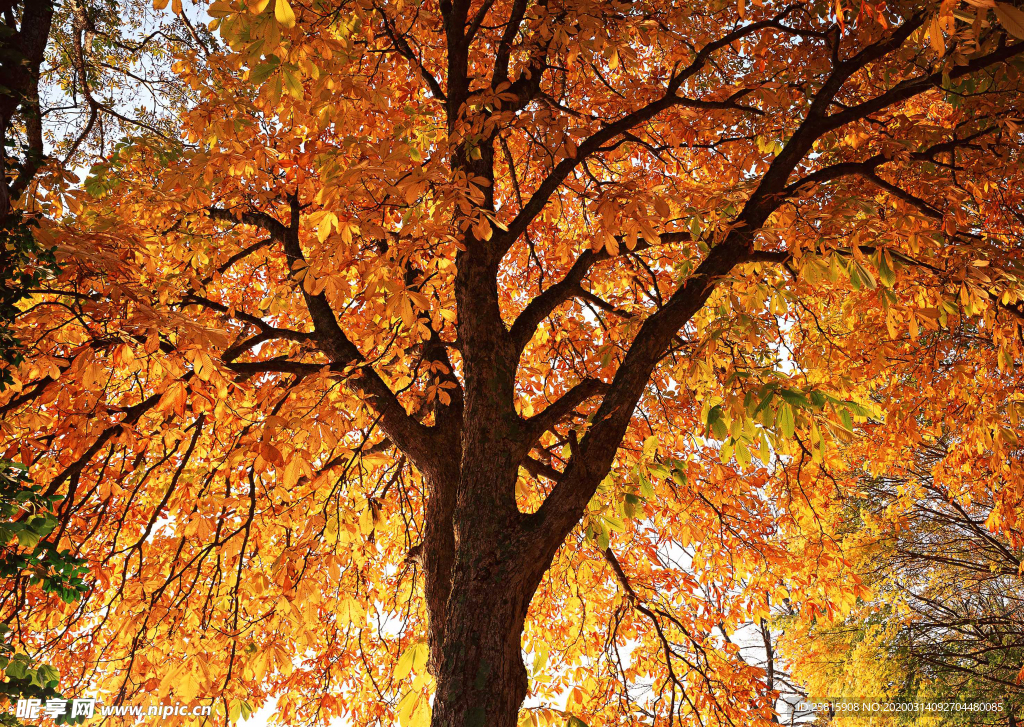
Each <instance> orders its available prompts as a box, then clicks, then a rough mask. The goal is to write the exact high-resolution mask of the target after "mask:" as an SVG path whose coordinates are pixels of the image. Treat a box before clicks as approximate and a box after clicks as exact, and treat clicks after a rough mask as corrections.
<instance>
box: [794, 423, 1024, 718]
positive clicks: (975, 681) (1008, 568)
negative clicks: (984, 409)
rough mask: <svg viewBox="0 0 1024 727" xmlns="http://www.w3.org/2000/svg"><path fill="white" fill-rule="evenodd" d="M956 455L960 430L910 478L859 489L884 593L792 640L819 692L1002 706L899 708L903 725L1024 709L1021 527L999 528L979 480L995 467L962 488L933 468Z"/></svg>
mask: <svg viewBox="0 0 1024 727" xmlns="http://www.w3.org/2000/svg"><path fill="white" fill-rule="evenodd" d="M950 436H953V435H950ZM948 455H949V448H948V439H942V440H939V441H938V442H936V443H935V444H934V445H932V446H930V447H927V448H924V449H922V450H920V451H919V452H918V453H917V456H916V457H915V459H914V461H913V463H912V464H911V465H910V466H908V467H907V472H906V476H902V477H897V476H887V477H879V478H871V479H869V480H867V481H866V482H865V483H864V486H863V489H862V490H861V492H860V493H859V495H860V497H857V498H851V501H850V505H851V509H852V510H854V511H855V512H856V518H857V519H856V520H855V521H854V522H856V523H857V526H856V530H855V533H856V535H855V537H859V538H860V540H861V543H860V547H859V549H860V551H861V554H862V555H861V557H862V566H861V569H860V570H861V572H862V574H863V575H864V577H865V580H866V581H867V582H869V583H871V585H872V587H873V597H872V598H871V599H870V600H867V601H866V602H864V603H863V604H860V605H859V607H858V608H857V609H856V610H855V611H854V613H852V614H851V615H850V616H849V617H848V618H847V619H846V620H844V621H843V622H841V623H837V624H820V625H819V626H818V627H817V628H811V629H809V630H805V629H801V628H799V627H798V628H797V629H796V630H795V632H794V636H795V638H792V637H791V638H790V643H788V644H786V646H785V647H783V649H784V650H786V649H788V650H789V653H790V654H791V656H792V658H793V659H794V660H795V661H796V663H797V665H798V666H797V673H798V675H799V677H800V678H802V680H803V681H805V682H806V683H808V685H809V686H810V688H811V698H812V699H814V698H817V697H821V696H824V695H827V696H830V697H848V698H854V699H864V700H867V701H874V700H878V701H885V700H897V701H909V702H914V701H916V702H920V703H935V702H942V701H948V700H949V699H951V698H956V699H957V700H959V701H963V702H965V703H975V704H988V705H1001V708H1000V709H998V710H996V709H989V710H976V711H961V712H957V713H955V714H953V713H951V714H915V715H906V714H903V715H889V716H888V719H889V720H890V721H891V723H892V724H900V723H904V722H909V723H912V724H922V725H924V724H979V725H980V724H1013V723H1014V722H1013V720H1014V719H1015V718H1016V717H1017V716H1019V715H1020V712H1021V706H1022V704H1021V701H1022V697H1024V686H1022V684H1021V681H1022V680H1021V679H1020V675H1021V672H1022V668H1024V652H1022V646H1024V644H1022V643H1021V633H1024V629H1022V625H1021V619H1022V617H1024V612H1022V600H1021V594H1020V578H1019V577H1020V564H1021V541H1020V531H1019V529H1017V528H1012V529H1008V530H1006V531H1002V530H1000V529H996V530H995V532H993V531H992V529H990V527H989V517H990V516H991V515H992V513H993V512H994V509H995V503H994V502H993V501H992V500H991V499H985V497H984V495H983V494H982V495H981V497H979V494H981V493H983V492H985V491H986V490H988V491H990V490H989V488H987V487H985V488H984V489H982V490H979V489H976V488H975V487H974V485H975V483H976V482H977V481H978V480H984V479H985V478H986V476H987V475H988V474H989V473H986V472H985V471H984V467H981V468H979V470H976V471H975V473H974V475H973V476H972V477H971V478H965V480H962V481H961V482H960V483H959V487H957V489H951V487H950V485H939V484H937V483H936V476H935V475H934V474H933V470H934V469H935V468H936V466H939V467H941V466H942V464H943V463H944V461H945V460H947V458H948ZM939 477H940V478H941V474H940V475H939ZM972 480H973V481H972ZM950 484H952V483H950ZM789 620H790V621H793V619H789ZM816 691H817V692H819V693H818V694H815V692H816ZM1011 714H1012V715H1013V716H1012V717H1011ZM855 719H862V718H861V717H853V716H849V715H837V717H836V721H837V723H839V724H843V723H845V722H844V720H855Z"/></svg>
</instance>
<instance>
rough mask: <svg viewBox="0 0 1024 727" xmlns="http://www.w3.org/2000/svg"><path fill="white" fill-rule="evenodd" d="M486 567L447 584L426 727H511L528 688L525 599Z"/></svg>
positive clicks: (519, 590) (519, 587)
mask: <svg viewBox="0 0 1024 727" xmlns="http://www.w3.org/2000/svg"><path fill="white" fill-rule="evenodd" d="M522 585H523V584H522V583H515V582H510V581H509V580H508V579H507V578H506V577H505V576H504V575H502V574H501V572H500V571H496V572H491V571H490V569H489V568H487V567H486V566H485V567H483V568H474V569H470V570H467V571H465V572H464V573H463V574H462V575H461V577H458V578H456V580H455V581H454V582H453V583H452V597H451V599H450V600H449V604H448V609H447V613H446V616H445V628H444V640H443V646H442V651H441V654H440V670H439V672H438V674H437V691H436V693H435V697H434V714H433V720H432V722H431V725H432V727H515V724H516V719H517V716H518V714H519V707H520V705H521V704H522V703H523V700H524V699H525V698H526V691H527V688H528V683H527V678H526V666H525V665H524V664H523V655H522V635H523V622H524V620H525V617H526V610H527V608H528V607H529V605H530V598H531V597H532V595H533V590H532V589H531V590H530V593H529V594H528V595H527V594H526V593H524V589H523V588H522Z"/></svg>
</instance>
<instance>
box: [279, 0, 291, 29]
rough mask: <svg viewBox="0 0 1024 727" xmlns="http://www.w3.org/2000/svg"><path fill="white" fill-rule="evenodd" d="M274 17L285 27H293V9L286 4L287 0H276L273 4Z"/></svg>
mask: <svg viewBox="0 0 1024 727" xmlns="http://www.w3.org/2000/svg"><path fill="white" fill-rule="evenodd" d="M274 17H275V18H277V22H279V23H280V24H281V25H283V26H284V27H286V28H294V27H295V11H294V10H292V6H291V5H289V4H288V0H277V2H276V3H275V5H274Z"/></svg>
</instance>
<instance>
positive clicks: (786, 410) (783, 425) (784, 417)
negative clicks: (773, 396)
mask: <svg viewBox="0 0 1024 727" xmlns="http://www.w3.org/2000/svg"><path fill="white" fill-rule="evenodd" d="M775 425H776V426H777V427H778V428H779V431H781V432H782V433H783V434H784V435H785V436H787V437H792V436H793V435H794V434H795V433H796V418H795V416H794V414H793V407H791V406H790V405H789V404H787V403H785V402H783V403H781V404H779V409H778V411H777V412H776V414H775Z"/></svg>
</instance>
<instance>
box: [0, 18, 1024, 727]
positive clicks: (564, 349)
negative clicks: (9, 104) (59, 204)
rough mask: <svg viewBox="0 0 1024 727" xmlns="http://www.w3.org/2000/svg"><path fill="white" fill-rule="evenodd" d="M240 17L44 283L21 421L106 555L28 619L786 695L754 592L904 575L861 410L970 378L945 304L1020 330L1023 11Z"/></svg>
mask: <svg viewBox="0 0 1024 727" xmlns="http://www.w3.org/2000/svg"><path fill="white" fill-rule="evenodd" d="M156 5H158V6H161V7H162V6H166V5H167V2H166V0H164V1H163V2H157V3H156ZM173 9H177V10H180V4H179V3H177V2H176V3H175V8H173ZM208 12H209V14H210V15H211V16H213V18H214V21H213V25H214V26H216V27H218V28H219V31H220V35H221V37H222V39H223V40H224V41H225V42H226V43H227V47H213V46H210V47H203V48H191V49H183V50H181V51H180V52H179V54H178V56H177V60H176V63H175V71H176V72H177V73H178V74H179V77H180V78H181V79H182V81H183V83H184V84H186V85H187V86H188V87H189V88H190V89H191V93H192V94H194V95H193V96H192V98H193V99H194V102H190V103H185V104H182V108H181V109H180V112H179V117H178V119H177V122H176V123H177V125H178V129H179V138H175V139H168V138H166V136H167V135H166V134H160V135H158V134H144V133H142V134H139V135H138V136H135V137H133V138H131V139H129V140H126V142H125V143H122V144H120V145H118V146H117V148H116V149H115V150H113V151H112V152H111V153H109V154H108V155H107V157H106V158H105V159H104V161H103V162H102V163H100V164H97V165H96V166H95V167H94V168H93V173H92V175H91V178H90V179H89V180H88V181H87V182H86V184H85V189H86V190H87V191H88V193H89V195H90V198H86V197H85V196H83V195H82V194H81V192H77V191H76V192H75V193H74V194H73V195H72V198H73V199H75V200H76V205H75V208H74V209H72V212H74V215H73V216H72V217H69V218H66V219H55V222H54V228H53V232H52V233H51V234H52V235H53V238H54V239H55V240H59V241H60V242H61V244H62V246H63V247H62V258H61V262H62V265H63V266H64V267H65V268H66V270H65V272H62V273H61V276H60V278H59V279H58V280H57V281H56V282H55V283H54V284H53V285H51V286H48V287H47V288H46V289H43V290H41V291H40V292H39V293H38V294H37V298H36V299H34V300H33V302H32V305H31V306H29V307H26V309H25V310H24V311H23V313H22V314H21V315H20V316H19V317H18V322H17V325H18V327H19V328H18V330H19V331H24V337H25V339H26V340H29V341H31V357H30V359H29V360H28V361H27V362H26V363H25V364H23V365H22V366H21V367H19V369H18V371H17V372H16V383H17V390H16V391H14V392H13V393H12V394H11V395H10V397H9V398H8V400H7V401H6V403H4V404H3V405H2V411H3V412H4V416H5V422H4V433H5V436H6V437H8V439H7V441H8V442H9V447H8V452H9V455H8V456H14V455H15V454H16V455H17V456H18V457H19V458H20V459H21V460H22V462H25V463H26V464H30V465H31V467H32V470H31V471H32V476H33V478H34V479H35V481H37V482H41V483H44V484H45V487H44V493H45V494H46V495H48V496H49V495H55V494H60V495H61V496H62V505H61V510H60V515H61V530H60V532H61V535H60V537H61V538H64V539H66V541H67V542H68V543H69V544H70V545H71V546H72V550H73V552H74V553H75V554H76V555H82V556H83V557H87V558H88V559H89V560H90V561H91V562H92V563H93V564H94V568H93V571H92V572H93V575H94V576H95V577H96V578H97V585H96V587H95V589H94V590H93V592H92V593H90V594H89V597H88V598H87V599H86V600H85V601H84V602H83V605H82V606H81V607H80V608H78V609H77V610H75V611H74V612H73V613H72V612H67V611H62V610H61V606H60V604H57V603H55V602H54V601H52V600H51V601H47V602H38V603H35V604H29V606H31V608H30V609H29V610H28V611H27V612H26V615H25V617H24V624H23V628H24V629H25V631H26V635H25V636H24V638H26V639H27V640H30V641H34V642H35V643H36V644H37V645H38V646H39V648H41V649H43V650H45V651H47V652H48V653H53V654H55V656H56V658H58V659H59V661H60V665H61V673H62V674H63V675H65V676H66V677H67V678H68V679H70V680H71V683H70V687H71V688H72V689H76V690H81V689H85V688H86V687H89V688H100V687H102V688H104V689H107V690H109V691H110V692H114V693H116V695H117V699H129V698H133V697H137V696H138V695H140V694H142V693H145V692H152V691H153V690H156V691H159V692H161V693H163V694H166V693H170V692H173V693H174V695H175V696H176V697H177V698H178V699H179V700H180V701H195V700H199V699H211V700H214V699H216V700H219V702H220V704H222V706H223V709H224V712H225V715H226V716H227V717H228V718H231V719H233V718H236V717H237V716H238V715H240V714H247V713H248V711H249V710H250V709H251V708H252V706H253V704H254V703H261V702H262V701H264V700H265V699H266V698H267V697H268V696H271V695H273V696H277V697H278V698H279V702H278V704H279V707H280V709H281V717H282V719H284V720H285V721H291V720H293V719H303V720H320V719H326V718H328V717H330V716H333V715H336V714H340V713H344V714H346V715H347V717H348V718H349V719H351V720H353V721H354V722H359V723H369V722H372V721H374V720H391V719H393V718H394V716H395V714H396V713H397V716H398V719H399V721H400V722H402V723H403V724H424V723H425V722H426V721H427V720H429V721H430V722H431V723H432V724H434V725H438V726H440V725H445V726H454V725H459V726H460V727H461V726H462V725H471V724H488V725H492V724H493V725H498V726H499V727H504V726H509V725H512V724H514V723H515V722H516V720H517V715H518V714H519V712H520V708H521V706H522V705H523V703H524V699H525V698H526V696H527V694H528V693H532V695H533V699H535V700H536V701H535V702H534V703H533V704H528V705H527V711H526V714H531V713H532V714H533V715H534V716H535V717H536V718H537V719H538V720H550V719H556V718H557V719H565V718H571V719H584V720H586V721H591V722H594V723H606V722H614V721H619V722H629V721H632V722H640V721H644V720H654V721H658V722H659V723H660V722H661V721H667V722H668V723H669V724H673V723H674V721H675V720H677V719H678V720H681V721H689V722H693V723H701V724H709V723H714V724H723V725H724V724H735V723H744V724H757V723H758V722H759V721H768V720H770V719H771V717H772V708H771V705H772V704H773V703H774V701H775V697H776V696H777V695H776V694H774V693H772V690H770V689H769V687H768V686H767V683H766V681H765V676H766V675H765V673H764V670H763V669H761V668H759V667H757V666H756V665H754V664H750V663H748V662H746V661H744V660H743V659H742V658H741V656H740V655H739V647H738V646H737V645H736V644H735V643H732V642H731V641H730V638H729V634H730V633H731V632H732V630H733V628H734V627H735V626H737V625H738V624H741V623H744V622H747V621H751V620H753V621H755V622H759V620H760V619H761V618H763V617H767V616H768V615H769V607H770V605H771V604H774V603H778V602H781V601H782V600H783V599H787V598H789V599H792V600H798V601H799V604H800V607H801V612H802V613H804V614H807V615H808V617H814V616H815V615H820V616H821V617H825V616H827V615H829V614H835V613H841V612H842V611H843V610H844V609H847V608H849V606H850V605H851V604H852V603H853V601H854V600H855V599H856V597H857V596H858V595H863V593H864V590H863V588H862V587H861V585H860V584H859V583H858V581H857V580H856V578H855V577H854V576H855V574H854V573H853V572H852V569H851V568H850V564H849V562H848V561H847V560H846V557H845V553H844V550H843V547H842V543H841V542H840V541H839V540H838V539H837V537H836V536H837V534H838V533H839V532H840V528H841V527H842V526H843V522H842V519H841V517H839V514H838V513H837V512H836V511H835V508H834V507H833V504H834V501H835V499H836V497H837V493H840V492H841V491H842V490H843V488H844V487H849V486H851V484H852V483H856V482H857V481H858V480H857V472H856V469H857V466H858V465H859V463H855V462H854V463H853V464H851V460H849V459H844V456H845V455H844V450H843V448H841V447H839V446H838V443H839V442H842V441H844V440H847V439H851V438H852V439H854V440H856V441H861V442H866V443H870V444H862V445H861V446H863V447H870V448H871V449H870V450H866V451H868V452H869V455H870V456H869V460H870V462H871V466H872V467H885V466H886V465H888V464H891V462H892V457H893V456H894V455H895V453H897V452H898V451H900V447H898V446H895V445H894V444H893V442H894V439H895V438H896V437H904V438H907V439H908V441H914V439H915V437H916V438H917V439H920V438H929V437H932V436H935V435H934V433H933V431H932V430H933V429H934V426H933V425H934V422H935V421H939V420H941V418H942V416H945V414H941V410H942V409H943V408H944V407H947V408H950V410H951V409H952V408H955V407H956V406H959V405H961V404H964V402H965V400H964V399H963V397H965V396H966V395H967V394H966V388H967V387H965V386H959V388H956V389H949V388H946V389H943V388H942V387H941V386H940V383H941V382H940V380H939V378H936V377H933V376H931V374H930V373H929V372H928V371H927V370H925V371H922V370H920V367H919V366H918V363H919V360H918V359H916V358H914V357H915V355H917V354H919V353H920V351H921V350H922V347H923V346H924V345H925V342H924V339H927V340H928V342H931V341H932V340H935V339H938V340H946V339H948V338H949V336H950V335H951V334H950V331H951V330H953V329H955V328H957V326H959V325H961V323H964V322H966V323H967V324H969V325H971V326H972V327H973V329H974V330H975V331H976V332H977V335H979V336H981V337H984V338H985V339H986V340H988V341H989V342H990V346H991V349H992V351H994V356H993V359H992V360H986V361H985V365H984V367H982V368H980V369H979V372H980V373H979V375H980V376H981V378H980V379H979V381H978V382H976V383H977V385H978V386H981V385H982V382H984V384H985V385H989V384H991V385H992V386H995V383H994V382H995V381H996V380H997V379H999V377H1000V375H1001V372H1002V371H1004V370H1008V369H1009V370H1012V369H1013V367H1014V366H1015V365H1016V362H1019V360H1020V358H1021V333H1020V323H1021V315H1022V311H1021V307H1020V305H1021V304H1020V301H1021V300H1022V296H1024V291H1022V289H1021V278H1020V240H1021V237H1020V232H1021V224H1022V219H1021V217H1020V205H1021V202H1020V196H1019V195H1020V193H1019V191H1018V190H1020V189H1022V188H1024V185H1022V184H1021V183H1020V182H1021V179H1020V176H1021V175H1020V169H1019V154H1020V142H1021V139H1020V131H1019V127H1018V125H1017V123H1018V122H1017V121H1016V119H1018V118H1019V117H1020V114H1021V108H1020V106H1021V101H1020V99H1021V95H1020V83H1021V80H1020V73H1021V68H1022V63H1021V59H1022V56H1024V42H1022V41H1021V40H1019V39H1018V36H1020V35H1021V34H1022V23H1021V18H1022V15H1021V11H1020V10H1018V9H1017V8H1015V7H1013V6H1012V5H1010V4H1007V3H1000V4H997V5H991V4H989V5H986V4H985V3H983V2H979V3H977V4H975V5H972V6H969V7H968V8H960V7H959V6H958V5H957V4H956V3H952V2H945V3H943V4H941V5H938V4H911V3H902V2H895V3H892V4H871V3H863V4H862V5H861V7H860V8H859V9H858V11H857V12H853V11H852V10H851V9H850V8H845V9H844V7H843V6H842V4H841V3H814V2H794V3H791V4H775V3H767V4H755V5H754V6H753V7H746V5H745V3H740V4H739V5H738V6H737V5H734V4H732V3H717V4H716V3H712V4H711V5H705V4H702V3H701V4H683V3H679V4H667V3H664V2H660V1H658V2H632V3H603V2H601V3H595V2H589V1H583V2H563V1H557V2H556V1H555V0H548V1H547V2H540V3H530V2H527V1H526V0H511V1H496V0H485V1H484V2H466V1H464V0H459V1H458V2H451V1H448V0H446V1H444V2H441V3H439V4H436V5H435V4H432V3H426V4H405V3H404V2H400V1H398V0H396V1H395V2H372V1H365V2H364V1H358V2H326V1H324V0H318V1H316V2H308V3H307V2H289V1H288V0H272V1H271V2H267V1H266V0H259V1H255V2H250V3H244V4H243V3H241V2H237V3H233V2H215V3H213V4H211V5H210V6H209V7H208ZM54 203H55V200H54V198H52V197H51V198H49V199H45V198H44V199H41V200H40V201H39V204H41V205H42V206H41V207H40V209H41V210H44V211H46V212H48V213H49V214H50V216H51V217H54V218H56V217H57V216H58V214H59V212H60V210H57V211H56V212H57V213H58V214H54V209H53V207H52V205H53V204H54ZM46 205H51V206H49V207H48V206H46ZM922 329H923V331H924V334H925V335H922ZM912 372H913V373H914V374H915V377H916V380H915V381H914V383H913V384H910V383H909V379H910V374H911V373H912ZM880 392H884V394H885V396H884V397H881V398H880V397H879V396H878V394H879V393H880ZM1013 395H1014V396H1018V395H1019V390H1017V391H1015V392H1014V393H1013ZM971 406H972V407H974V409H972V411H977V412H978V413H979V416H978V419H977V421H976V422H972V423H971V428H970V432H969V436H967V437H965V439H964V441H965V442H972V443H973V442H974V441H975V440H977V441H981V442H983V443H985V446H986V447H987V448H988V450H987V451H988V452H989V456H991V457H992V458H993V459H994V460H997V461H998V463H999V464H998V467H996V469H998V471H999V477H1000V478H1001V482H1002V483H1001V484H1000V485H999V487H1000V492H1001V493H1003V494H1004V495H1005V497H1004V507H1003V509H1002V511H1001V512H1002V513H1003V517H1004V518H1009V519H1007V520H1005V521H1004V522H1005V523H1009V524H1011V525H1012V518H1013V517H1015V513H1016V512H1017V510H1018V508H1019V496H1017V495H1015V494H1014V493H1015V492H1017V490H1016V489H1014V488H1015V487H1016V486H1017V485H1018V484H1019V483H1020V477H1021V475H1020V474H1019V473H1018V472H1016V471H1011V470H1010V468H1009V466H1008V462H1009V460H1008V458H1007V455H1008V453H1009V452H1011V451H1012V452H1016V450H1015V449H1014V448H1015V447H1016V446H1017V445H1016V441H1015V440H1013V439H1012V436H1013V430H1012V428H1010V427H1009V426H1008V425H1007V424H1006V423H1004V420H1006V418H1007V417H1015V416H1017V414H1015V413H1013V412H1015V411H1016V410H1014V409H1013V408H1012V407H1010V408H1009V409H1008V408H1007V407H1006V406H1005V402H1002V401H1000V402H997V401H993V400H987V401H983V402H981V403H973V404H971ZM906 411H918V412H927V414H922V415H921V417H918V418H917V419H914V418H913V417H911V418H910V421H909V423H908V419H907V418H905V417H902V416H901V414H902V413H904V412H906ZM929 416H930V417H931V420H930V422H929V421H926V419H928V417H929ZM922 417H923V418H922ZM1013 426H1016V419H1014V424H1013ZM908 427H909V428H908ZM993 427H994V429H993ZM1014 456H1016V455H1014ZM755 458H756V461H755ZM1004 463H1005V464H1006V465H1007V466H1006V467H1003V464H1004ZM1015 497H1016V498H1017V499H1014V498H1015ZM420 576H422V578H420ZM420 588H422V591H421V592H420V591H419V589H420ZM323 594H327V595H326V597H325V595H323ZM420 594H421V597H420ZM371 627H372V628H371ZM85 633H88V634H90V635H91V636H92V641H91V642H90V643H91V644H92V645H91V646H86V645H85V644H84V642H80V641H76V645H78V648H76V649H74V650H71V649H67V648H60V646H59V645H61V644H65V645H66V644H68V643H69V642H70V641H75V640H77V639H80V638H81V635H82V634H85ZM33 634H34V635H33ZM421 639H422V641H421ZM627 645H628V647H629V648H628V649H627V648H624V647H626V646H627ZM524 650H525V652H526V653H527V654H528V655H529V668H527V664H526V662H525V661H524ZM531 679H532V684H531ZM431 690H433V694H434V696H433V702H432V707H431V705H430V704H428V701H427V695H428V694H429V692H430V691H431ZM562 697H565V698H566V699H565V701H564V702H562V701H561V698H562ZM552 705H558V706H557V707H556V706H552Z"/></svg>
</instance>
